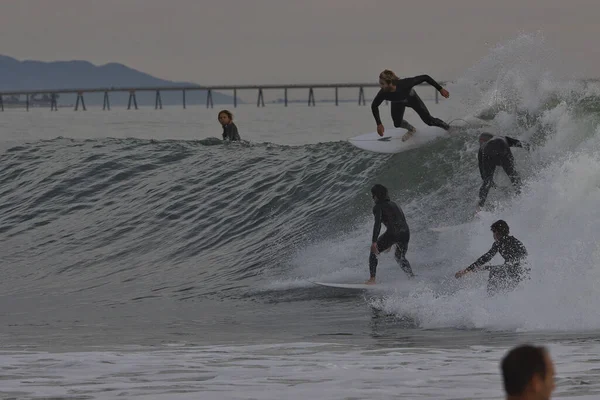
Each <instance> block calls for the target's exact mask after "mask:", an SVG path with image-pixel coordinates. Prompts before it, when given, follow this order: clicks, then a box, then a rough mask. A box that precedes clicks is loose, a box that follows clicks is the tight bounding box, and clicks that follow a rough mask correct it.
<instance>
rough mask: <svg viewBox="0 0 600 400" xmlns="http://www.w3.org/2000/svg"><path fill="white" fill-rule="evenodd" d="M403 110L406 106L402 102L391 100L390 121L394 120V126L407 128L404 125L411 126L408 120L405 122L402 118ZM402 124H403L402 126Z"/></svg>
mask: <svg viewBox="0 0 600 400" xmlns="http://www.w3.org/2000/svg"><path fill="white" fill-rule="evenodd" d="M405 110H406V106H405V105H404V104H402V103H399V102H397V101H392V104H391V105H390V111H391V113H392V121H394V127H396V128H404V129H408V128H406V126H411V125H410V124H409V123H408V122H406V121H405V120H404V119H403V118H404V111H405ZM403 124H404V125H405V126H402V125H403Z"/></svg>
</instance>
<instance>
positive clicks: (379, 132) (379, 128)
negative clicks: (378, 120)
mask: <svg viewBox="0 0 600 400" xmlns="http://www.w3.org/2000/svg"><path fill="white" fill-rule="evenodd" d="M384 131H385V128H384V127H383V125H381V124H379V125H377V134H378V135H379V136H383V132H384Z"/></svg>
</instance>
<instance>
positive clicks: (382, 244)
mask: <svg viewBox="0 0 600 400" xmlns="http://www.w3.org/2000/svg"><path fill="white" fill-rule="evenodd" d="M393 244H394V240H393V238H391V237H390V235H388V234H387V232H386V233H384V234H383V235H381V236H380V237H379V239H377V250H379V253H382V252H384V251H386V250H387V249H389V248H390V247H392V245H393ZM377 264H378V260H377V255H376V254H374V253H373V252H371V253H370V254H369V273H370V274H371V280H372V281H375V276H376V275H377Z"/></svg>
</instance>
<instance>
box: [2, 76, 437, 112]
mask: <svg viewBox="0 0 600 400" xmlns="http://www.w3.org/2000/svg"><path fill="white" fill-rule="evenodd" d="M440 84H442V82H440ZM421 85H426V84H421ZM427 86H428V85H427ZM378 87H379V85H378V84H377V83H314V84H289V85H274V84H266V85H224V86H153V87H109V88H85V89H39V90H10V91H3V92H0V111H4V101H3V98H4V97H7V96H11V97H14V96H19V97H20V96H26V100H25V108H26V109H27V110H28V111H29V108H30V106H31V97H32V96H34V95H45V96H47V98H48V99H49V100H50V110H51V111H57V110H58V102H57V98H58V96H57V95H60V94H76V95H77V101H76V103H75V107H74V110H75V111H78V110H79V109H80V106H81V110H82V111H85V110H86V106H85V100H84V94H85V93H104V102H103V105H102V109H103V110H110V96H109V93H115V92H125V93H129V101H128V103H127V109H128V110H130V109H131V108H132V106H133V108H134V109H135V110H137V109H138V104H137V97H136V93H138V92H154V93H155V102H154V108H155V109H162V98H161V92H174V91H179V92H181V94H182V104H183V108H184V109H185V108H186V93H188V92H191V91H205V92H206V107H207V108H213V98H212V95H213V92H216V91H218V92H222V91H232V92H233V106H234V107H237V105H238V91H239V90H257V91H258V96H257V99H256V106H257V107H264V106H265V100H264V91H265V90H283V95H284V99H283V103H284V106H285V107H287V106H288V102H289V98H288V90H290V89H308V106H309V107H310V106H312V107H314V106H315V94H314V90H315V89H333V90H334V92H335V105H336V106H337V105H339V101H340V99H339V95H338V90H339V89H343V88H354V89H358V105H363V106H364V105H366V99H365V91H364V89H365V88H378ZM432 89H433V90H434V92H435V102H436V103H438V102H439V97H438V91H437V90H435V88H432Z"/></svg>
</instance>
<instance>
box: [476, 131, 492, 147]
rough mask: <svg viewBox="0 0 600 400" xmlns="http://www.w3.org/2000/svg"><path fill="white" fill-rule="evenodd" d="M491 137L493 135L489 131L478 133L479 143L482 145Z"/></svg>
mask: <svg viewBox="0 0 600 400" xmlns="http://www.w3.org/2000/svg"><path fill="white" fill-rule="evenodd" d="M493 137H494V135H492V134H491V133H489V132H483V133H481V134H480V135H479V144H480V145H482V144H484V143H487V141H488V140H490V139H491V138H493Z"/></svg>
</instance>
